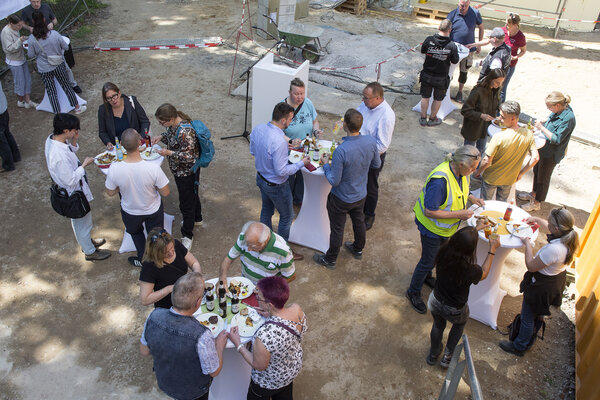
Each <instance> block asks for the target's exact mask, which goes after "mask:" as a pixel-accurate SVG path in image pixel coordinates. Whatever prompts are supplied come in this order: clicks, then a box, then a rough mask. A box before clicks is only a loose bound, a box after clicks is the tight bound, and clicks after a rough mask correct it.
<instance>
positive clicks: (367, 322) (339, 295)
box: [0, 0, 600, 399]
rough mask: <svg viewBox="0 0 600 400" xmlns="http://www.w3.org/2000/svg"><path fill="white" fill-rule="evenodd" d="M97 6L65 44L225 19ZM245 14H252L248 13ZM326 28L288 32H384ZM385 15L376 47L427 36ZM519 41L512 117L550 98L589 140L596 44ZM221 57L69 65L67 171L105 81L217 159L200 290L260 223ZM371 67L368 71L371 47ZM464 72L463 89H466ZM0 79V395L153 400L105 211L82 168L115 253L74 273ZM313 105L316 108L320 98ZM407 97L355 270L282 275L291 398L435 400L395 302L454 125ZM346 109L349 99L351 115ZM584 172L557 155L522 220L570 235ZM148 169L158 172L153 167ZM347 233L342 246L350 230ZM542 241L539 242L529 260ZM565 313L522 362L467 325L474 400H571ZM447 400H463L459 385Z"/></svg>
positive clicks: (582, 165) (419, 328)
mask: <svg viewBox="0 0 600 400" xmlns="http://www.w3.org/2000/svg"><path fill="white" fill-rule="evenodd" d="M105 2H106V3H108V4H109V7H108V8H107V9H105V10H103V11H101V12H99V13H98V14H97V18H96V19H94V20H93V21H92V22H91V23H92V25H93V26H94V29H93V30H92V34H91V35H90V36H89V37H87V38H86V39H85V40H80V42H79V43H78V42H75V47H78V46H85V45H93V44H94V43H96V42H97V41H99V40H127V39H151V38H183V37H209V36H222V37H224V38H226V37H228V36H229V35H230V34H231V32H233V31H234V29H235V28H236V25H237V24H239V21H240V16H241V6H240V4H239V2H235V3H231V2H228V3H223V2H219V1H215V0H205V1H202V2H201V1H191V2H182V3H177V2H169V1H167V2H165V1H162V0H160V1H159V0H146V1H138V0H135V1H134V0H131V1H127V2H124V1H117V0H105ZM251 9H252V11H255V10H256V2H255V1H253V2H251ZM325 14H327V11H325V10H320V11H315V10H311V16H310V17H309V18H308V19H306V20H305V21H303V22H308V23H313V24H324V23H326V24H328V25H331V26H335V27H337V28H340V29H345V30H349V31H353V26H354V25H353V24H352V23H351V22H352V19H355V20H356V26H358V22H360V21H364V20H365V19H366V18H371V19H373V20H374V21H389V20H390V19H392V18H393V17H388V16H382V15H373V14H370V15H369V16H362V17H353V16H348V15H344V16H343V17H339V18H338V16H340V14H338V13H334V14H333V16H334V18H333V19H331V18H329V17H327V18H323V19H321V17H322V16H324V15H325ZM328 15H330V14H328ZM395 18H396V20H398V21H400V22H401V23H402V24H403V26H404V27H405V28H406V29H404V30H402V31H395V30H394V31H391V32H386V35H390V36H392V37H396V38H397V39H401V40H403V41H404V42H406V43H409V44H412V45H415V44H418V43H420V42H421V41H422V40H423V39H424V38H425V37H426V36H427V35H430V34H432V33H434V32H435V24H433V23H431V22H428V21H425V20H414V19H411V18H408V17H395ZM323 20H326V22H323ZM485 24H486V26H487V27H488V28H491V27H493V26H500V25H501V23H500V22H499V21H485ZM363 25H364V24H363ZM365 26H366V27H365ZM365 26H363V27H362V28H361V29H362V31H360V32H355V33H362V34H367V33H373V34H375V33H377V32H376V24H372V25H370V26H371V28H370V29H372V31H368V29H369V28H368V25H365ZM523 30H524V32H525V34H526V35H527V38H528V39H529V40H530V44H528V54H527V55H526V56H525V57H524V58H523V59H522V60H521V61H520V62H519V65H518V68H517V71H516V73H515V76H514V77H513V80H512V82H511V85H510V87H509V98H515V99H516V100H518V101H519V102H521V105H522V107H523V109H524V111H527V112H529V113H531V114H538V115H540V116H545V115H546V114H547V111H546V110H545V107H544V101H543V100H544V97H545V95H546V94H547V92H548V91H550V90H554V89H558V90H563V91H564V92H566V93H569V94H571V96H572V97H573V103H572V105H573V108H574V110H575V113H576V115H577V123H578V125H577V127H578V129H581V130H583V131H586V132H594V131H595V123H596V119H597V118H596V112H595V111H596V110H595V109H593V108H592V107H593V104H596V98H595V94H596V93H594V89H597V87H598V81H597V78H593V77H594V76H596V77H597V73H594V72H593V71H594V70H595V68H598V67H600V46H598V34H597V33H586V34H575V33H566V34H564V35H562V36H561V39H560V40H551V39H549V38H550V37H551V35H550V32H549V31H547V30H543V29H534V28H528V27H524V29H523ZM248 48H250V46H248ZM254 51H256V49H255V48H254ZM233 56H234V52H233V50H232V49H231V48H229V47H226V46H222V47H219V48H211V49H188V50H169V51H140V52H107V53H100V52H95V51H84V52H79V53H77V54H76V59H77V66H76V67H75V68H74V73H75V75H76V77H77V79H78V81H79V84H80V86H81V87H82V88H83V90H84V93H83V97H84V98H85V99H86V100H88V102H89V104H88V106H89V110H88V111H87V112H86V113H84V114H82V116H81V119H82V135H81V139H80V144H81V151H80V158H81V159H83V157H84V156H93V155H95V154H97V153H99V152H100V151H101V150H102V144H101V142H100V140H99V139H98V136H97V118H96V109H97V107H98V105H99V104H100V103H101V94H100V89H101V85H102V84H103V83H104V82H106V81H112V82H115V83H116V84H118V85H119V86H120V87H121V89H122V90H123V92H124V93H126V94H133V95H136V96H137V97H138V99H139V100H140V102H141V104H143V106H144V107H145V109H146V111H147V112H148V114H149V115H153V113H154V110H155V109H156V107H157V106H158V105H160V104H161V103H163V102H172V103H173V104H175V105H176V106H177V107H178V108H180V109H181V110H183V111H185V112H187V113H189V114H191V115H192V116H193V117H195V118H201V119H202V120H203V121H204V122H205V123H206V124H207V125H208V126H209V127H210V128H211V129H212V132H213V135H214V138H215V141H214V142H215V147H216V152H217V153H216V157H215V160H214V162H213V163H212V164H211V166H210V168H208V169H206V170H204V171H203V172H202V182H201V189H202V202H203V209H204V220H205V224H204V226H202V227H201V228H198V229H197V230H196V239H195V241H194V244H193V248H192V252H193V253H194V254H195V255H196V257H198V259H199V260H200V262H201V264H202V268H203V271H204V272H205V273H206V276H207V277H209V278H210V277H214V276H216V274H217V271H218V266H219V264H220V261H221V260H222V258H223V257H224V255H225V254H226V252H227V251H228V249H229V247H230V246H231V245H232V244H233V242H234V240H235V237H236V235H237V233H238V232H239V229H240V228H241V226H242V224H243V223H244V222H245V221H247V220H251V219H258V217H259V210H260V195H259V191H258V189H257V188H256V186H255V183H254V174H255V172H254V167H253V159H252V157H251V156H250V154H249V152H248V145H247V143H246V141H245V140H244V139H234V140H229V141H221V140H219V138H220V137H223V136H227V135H230V134H239V133H241V132H242V130H243V126H244V122H243V117H244V100H243V98H239V97H231V96H229V95H228V94H227V93H228V92H227V91H228V86H229V78H230V76H231V67H232V64H233ZM238 61H239V66H238V68H237V69H236V76H237V75H239V74H240V73H241V72H242V71H243V69H242V68H244V67H247V66H249V65H250V63H251V62H253V59H252V58H250V57H248V56H246V55H244V54H241V55H240V56H238ZM373 61H374V62H376V61H379V59H378V56H377V49H374V50H373ZM416 72H417V71H415V73H416ZM474 74H475V72H474V73H473V75H471V76H470V78H469V82H468V83H467V87H470V85H472V84H473V82H474V80H475V79H474ZM34 75H35V76H34V88H33V93H34V96H33V98H34V100H40V98H39V94H40V93H42V92H43V88H42V84H41V81H40V79H39V77H38V75H37V74H34ZM11 79H12V78H11V77H10V75H5V77H4V78H3V85H4V89H5V92H6V93H7V95H8V98H9V112H10V117H11V129H12V131H13V133H14V134H15V136H16V138H17V141H18V143H19V145H20V147H21V152H22V154H23V161H21V162H20V163H19V164H18V166H17V171H16V172H12V173H10V174H0V188H1V191H2V199H1V200H0V204H1V206H0V207H1V211H0V219H1V221H2V229H1V231H0V243H1V245H0V268H1V277H0V398H2V399H87V398H115V399H138V398H139V399H141V398H145V399H147V398H164V395H163V394H162V393H161V392H160V391H159V390H158V388H157V386H156V380H155V377H154V375H153V372H152V362H151V360H150V359H149V358H143V357H141V356H140V355H139V353H138V341H139V335H140V333H141V329H142V324H143V322H144V320H145V318H146V316H147V315H148V313H149V312H150V311H151V308H149V307H143V306H141V304H140V302H139V299H138V283H137V282H138V276H139V271H138V270H137V269H134V268H133V267H131V266H129V265H128V263H127V256H128V254H123V255H119V254H117V253H116V251H117V249H118V247H119V245H120V240H121V237H122V232H123V225H122V222H121V217H120V214H119V206H118V200H116V199H114V198H108V196H106V195H105V194H104V193H103V187H104V181H105V179H104V175H103V174H102V173H101V172H100V171H99V170H98V169H96V168H95V167H93V166H90V167H88V175H89V178H90V183H91V188H92V191H93V193H94V195H95V200H94V201H93V203H92V209H93V215H94V223H95V227H96V228H95V236H103V237H105V238H106V239H107V241H108V245H107V246H106V248H108V249H110V250H112V251H114V253H113V256H112V257H111V258H110V259H109V260H108V261H103V262H86V261H85V260H84V256H83V254H82V253H81V251H80V249H79V247H78V246H77V243H76V242H75V240H74V237H73V233H72V230H71V227H70V224H69V222H68V221H67V220H65V219H64V218H62V217H60V216H58V215H56V214H55V213H54V212H53V211H52V209H51V207H50V204H49V195H48V186H49V183H50V179H49V176H48V173H47V170H46V164H45V160H44V155H43V143H44V140H45V138H46V136H47V135H48V134H49V133H50V130H51V121H52V115H51V114H49V113H44V112H36V111H32V110H24V109H17V108H16V106H15V103H16V98H15V97H14V95H13V94H12V82H11V81H10V80H11ZM235 83H236V84H241V83H242V82H241V81H240V80H235ZM455 85H456V82H453V85H452V89H453V91H454V90H455ZM312 100H313V102H314V103H315V106H316V107H317V109H319V108H320V104H319V99H318V98H312ZM418 100H419V97H418V96H417V95H412V94H402V95H399V96H397V97H396V100H395V102H394V104H393V108H394V110H395V112H396V115H397V122H396V129H395V132H394V139H393V141H392V145H391V147H390V149H389V151H388V153H389V154H388V156H387V159H386V166H385V168H384V170H383V172H382V174H381V177H380V180H381V181H380V185H381V188H380V203H379V206H378V209H377V220H376V223H375V226H374V228H373V229H372V230H371V231H369V233H368V240H367V247H366V248H365V257H364V258H363V260H362V261H356V260H354V259H352V257H350V256H349V255H348V254H347V253H344V252H343V251H342V253H341V255H340V258H339V259H338V268H337V269H336V270H335V271H329V270H325V269H324V268H322V267H319V266H317V265H315V264H314V263H313V262H312V261H309V260H310V259H311V257H310V256H311V255H312V253H313V252H312V251H311V250H309V249H299V250H301V251H302V252H303V253H304V254H305V255H306V256H307V260H306V261H302V262H299V263H298V264H297V275H298V279H297V280H296V281H295V282H294V283H293V284H292V286H291V287H292V299H291V300H292V301H294V302H297V303H299V304H300V305H301V306H302V308H303V309H304V311H305V312H306V314H307V316H308V324H309V331H308V332H307V334H306V337H305V340H304V344H303V346H304V354H305V358H304V367H303V370H302V372H301V374H300V376H299V377H298V378H297V379H296V381H295V384H294V387H295V396H296V398H297V399H367V398H368V399H398V398H406V399H429V398H436V397H437V395H438V393H439V391H440V388H441V385H442V381H443V379H444V374H445V371H444V370H442V369H441V368H440V367H438V366H436V367H430V366H428V365H427V364H426V363H425V357H426V355H427V351H428V347H429V338H428V334H429V330H430V328H431V322H432V321H431V317H430V316H429V315H420V314H417V313H416V312H414V311H413V310H412V308H411V307H410V305H409V304H408V303H407V300H406V299H405V297H404V292H405V290H406V288H407V287H408V284H409V281H410V277H411V273H412V270H413V268H414V265H415V264H416V262H417V260H418V258H419V254H420V243H419V236H418V231H417V229H416V227H415V225H414V222H413V220H414V216H413V213H412V211H411V210H412V207H413V205H414V202H415V199H416V197H417V195H418V192H419V190H420V189H421V187H422V184H423V181H424V179H425V177H426V176H427V174H428V173H429V171H430V170H431V169H432V168H433V167H434V166H436V165H437V164H438V163H439V162H441V160H442V158H443V155H444V153H446V152H449V151H451V150H452V149H455V148H456V147H457V146H459V145H460V144H461V143H462V138H461V137H460V134H459V128H460V124H461V123H462V117H461V116H460V113H459V112H458V111H455V112H453V113H452V114H451V115H450V116H449V117H448V118H447V119H446V120H445V121H444V124H442V125H441V126H439V127H436V128H421V127H420V126H419V125H418V122H417V120H418V116H417V114H416V113H414V112H413V111H411V110H410V108H411V107H412V106H413V105H414V104H416V103H417V102H418ZM359 102H360V96H359V95H356V105H358V104H359ZM344 111H345V110H342V109H340V110H339V113H340V114H341V113H343V112H344ZM335 118H337V117H336V116H334V115H330V114H321V115H320V117H319V120H320V122H321V126H323V127H325V128H326V130H328V131H330V130H331V128H332V127H333V123H334V120H335ZM153 121H154V120H153ZM152 127H153V129H154V130H155V132H158V131H157V129H158V124H156V123H154V122H153V124H152ZM599 159H600V149H598V148H595V147H591V146H587V145H583V144H580V143H578V142H576V141H571V145H570V146H569V153H568V156H567V157H566V158H565V159H564V160H563V162H562V163H561V164H560V165H559V166H558V167H557V169H556V171H555V173H554V176H553V179H552V185H551V189H550V193H549V196H548V199H547V200H548V201H547V203H544V204H543V208H542V210H541V211H539V212H536V213H535V215H539V216H546V215H547V213H548V211H549V210H550V209H551V208H553V207H555V206H557V205H559V204H564V205H566V206H567V207H568V208H569V209H570V210H571V211H572V212H573V213H574V214H575V216H576V221H577V227H578V228H583V226H584V225H585V222H586V220H587V217H588V215H589V212H590V210H591V209H592V207H593V204H594V202H595V201H596V198H597V196H598V193H599V188H600V177H599V173H598V170H599V169H600V165H599V162H598V160H599ZM163 167H164V168H165V170H166V171H167V170H168V167H167V166H166V163H163ZM167 174H168V176H171V174H170V172H168V171H167ZM531 178H532V174H531V173H529V174H527V176H526V177H525V178H524V179H523V181H522V182H519V183H517V189H518V190H528V189H529V188H530V185H531ZM165 210H166V211H167V212H169V213H172V214H174V215H175V216H176V219H175V223H174V227H178V226H179V222H180V220H181V217H180V214H179V211H178V208H177V194H176V193H172V194H171V195H170V196H169V197H168V198H167V199H166V201H165ZM346 234H347V235H349V236H351V230H350V229H347V231H346ZM543 243H544V241H543V240H542V239H538V243H537V247H540V246H541V245H542V244H543ZM524 271H525V267H524V262H523V255H522V253H521V252H520V251H513V252H512V253H511V255H510V256H509V258H508V259H507V262H506V265H505V268H504V274H503V277H502V280H501V287H502V288H503V289H505V290H507V291H508V295H507V296H506V297H505V298H504V301H503V303H502V307H501V310H500V314H499V316H498V322H499V326H506V325H507V324H508V323H509V322H510V321H511V320H512V318H513V316H514V315H515V313H517V312H518V311H519V307H520V302H521V299H522V298H521V295H520V294H519V293H518V283H519V281H520V278H521V276H522V274H523V273H524ZM234 272H239V269H236V270H234ZM428 295H429V289H428V288H424V296H428ZM573 307H574V306H573V302H572V301H568V302H565V304H564V305H563V307H562V309H556V310H554V311H553V315H552V317H550V318H548V327H547V330H546V338H545V340H544V341H539V342H538V343H536V345H535V347H534V348H533V349H532V350H531V351H530V352H529V353H528V354H527V355H526V356H525V357H523V358H518V357H515V356H512V355H510V354H507V353H504V352H503V351H501V350H500V349H499V348H498V346H497V343H498V341H499V340H501V339H502V338H503V337H502V336H501V335H500V334H499V333H498V331H494V330H492V329H490V328H489V327H488V326H485V325H483V324H480V323H479V322H477V321H474V320H470V321H469V323H468V324H467V326H466V330H465V332H466V333H467V335H468V336H469V340H470V344H471V347H472V353H473V358H474V361H475V368H476V371H477V375H478V377H479V380H480V384H481V388H482V390H483V395H484V397H485V398H495V399H515V398H517V399H518V398H521V399H533V398H535V399H559V398H561V399H563V398H567V399H573V398H574V386H575V375H574V371H575V370H574V359H575V356H574V325H573V321H574V311H573ZM457 398H463V399H464V398H469V387H468V385H467V383H465V382H464V381H463V382H461V384H460V386H459V393H458V395H457Z"/></svg>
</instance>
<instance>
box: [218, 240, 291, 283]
mask: <svg viewBox="0 0 600 400" xmlns="http://www.w3.org/2000/svg"><path fill="white" fill-rule="evenodd" d="M227 257H229V258H230V259H232V260H235V259H236V258H238V257H240V261H241V263H242V275H243V276H245V277H246V278H248V279H250V280H251V281H253V282H256V281H258V280H259V279H261V278H265V277H267V276H274V275H281V276H283V277H284V278H287V279H290V278H291V277H293V276H294V273H295V271H296V267H295V266H294V256H293V254H292V250H291V249H290V247H289V246H288V244H287V242H286V241H285V239H283V238H282V237H281V236H279V235H278V234H276V233H275V232H273V231H271V237H270V239H269V242H268V243H267V246H266V247H265V248H264V249H263V251H261V252H260V253H259V252H256V251H251V250H248V246H247V245H246V240H245V238H244V233H243V232H242V233H240V236H239V237H238V239H237V242H236V243H235V245H233V247H232V248H231V249H230V250H229V253H228V254H227Z"/></svg>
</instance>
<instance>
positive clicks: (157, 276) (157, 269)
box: [140, 228, 202, 308]
mask: <svg viewBox="0 0 600 400" xmlns="http://www.w3.org/2000/svg"><path fill="white" fill-rule="evenodd" d="M188 270H192V271H194V272H200V273H201V272H202V270H201V268H200V263H199V262H198V260H197V259H196V257H194V256H193V255H192V253H190V252H189V251H188V250H187V249H186V248H185V247H184V246H183V245H182V244H181V242H180V241H178V240H175V239H173V236H171V235H170V234H169V233H168V232H167V231H166V230H164V229H162V228H154V229H152V230H151V231H150V233H148V238H147V239H146V250H145V251H144V258H143V260H142V270H141V272H140V299H141V301H142V304H143V305H145V306H149V305H150V304H152V303H154V308H157V307H162V308H171V306H172V304H171V291H172V290H173V285H174V284H175V282H176V281H177V279H179V278H180V277H182V276H183V275H185V274H187V273H188Z"/></svg>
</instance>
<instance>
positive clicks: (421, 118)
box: [419, 117, 427, 126]
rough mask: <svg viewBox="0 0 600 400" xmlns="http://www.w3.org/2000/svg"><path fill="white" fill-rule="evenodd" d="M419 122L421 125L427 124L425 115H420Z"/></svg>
mask: <svg viewBox="0 0 600 400" xmlns="http://www.w3.org/2000/svg"><path fill="white" fill-rule="evenodd" d="M419 124H421V126H427V117H420V118H419Z"/></svg>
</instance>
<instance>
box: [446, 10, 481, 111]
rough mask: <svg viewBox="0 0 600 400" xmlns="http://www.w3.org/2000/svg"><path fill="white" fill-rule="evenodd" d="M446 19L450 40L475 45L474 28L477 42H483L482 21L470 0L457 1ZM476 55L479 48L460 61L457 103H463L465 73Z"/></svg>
mask: <svg viewBox="0 0 600 400" xmlns="http://www.w3.org/2000/svg"><path fill="white" fill-rule="evenodd" d="M448 19H449V20H450V21H451V22H452V31H451V32H450V40H452V41H455V42H457V43H460V44H462V45H464V46H466V45H468V44H471V43H475V27H477V28H478V29H479V41H482V40H483V20H482V19H481V14H480V13H479V11H477V10H476V9H474V8H473V7H471V1H470V0H459V2H458V7H457V8H455V9H454V10H452V11H450V13H449V14H448ZM474 51H476V52H477V54H479V52H480V51H481V47H479V46H476V47H473V48H471V49H470V53H469V55H468V56H467V57H465V58H463V59H462V60H461V61H460V64H459V66H460V75H459V76H458V92H456V97H455V98H454V99H455V100H456V101H457V102H459V103H463V101H464V99H463V92H462V90H463V87H464V86H465V83H466V82H467V71H468V70H469V68H471V66H472V65H473V52H474Z"/></svg>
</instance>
